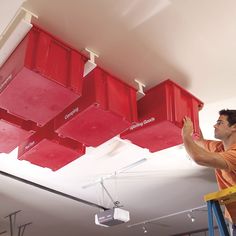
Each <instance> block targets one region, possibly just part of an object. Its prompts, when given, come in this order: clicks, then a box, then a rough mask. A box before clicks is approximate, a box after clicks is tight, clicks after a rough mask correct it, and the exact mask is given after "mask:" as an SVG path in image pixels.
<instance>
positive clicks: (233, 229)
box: [229, 222, 236, 236]
mask: <svg viewBox="0 0 236 236" xmlns="http://www.w3.org/2000/svg"><path fill="white" fill-rule="evenodd" d="M229 231H230V235H231V236H236V224H232V223H231V222H230V223H229Z"/></svg>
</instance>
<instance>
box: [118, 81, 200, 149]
mask: <svg viewBox="0 0 236 236" xmlns="http://www.w3.org/2000/svg"><path fill="white" fill-rule="evenodd" d="M202 106H203V103H202V102H201V101H200V100H199V99H197V98H196V97H194V96H193V95H192V94H190V93H189V92H187V91H186V90H184V89H183V88H181V87H180V86H179V85H177V84H176V83H174V82H172V81H171V80H166V81H164V82H162V83H161V84H158V85H157V86H155V87H153V88H151V89H150V90H149V91H147V92H146V95H145V96H144V97H143V98H141V99H140V100H139V101H138V116H139V122H138V123H137V124H134V125H132V126H131V127H130V128H129V130H127V131H125V132H123V133H122V134H121V135H120V136H121V138H122V139H128V140H130V141H131V142H132V143H134V144H136V145H138V146H140V147H142V148H147V149H149V151H150V152H156V151H159V150H162V149H166V148H169V147H172V146H176V145H178V144H181V143H182V137H181V129H182V125H183V118H184V116H189V117H190V118H191V119H192V121H193V124H194V130H195V132H196V133H198V132H199V119H198V112H199V109H201V108H202Z"/></svg>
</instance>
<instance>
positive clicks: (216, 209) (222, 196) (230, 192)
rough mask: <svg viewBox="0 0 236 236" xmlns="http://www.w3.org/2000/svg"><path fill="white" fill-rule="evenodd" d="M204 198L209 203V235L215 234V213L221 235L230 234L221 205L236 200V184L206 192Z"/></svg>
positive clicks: (227, 235) (226, 235)
mask: <svg viewBox="0 0 236 236" xmlns="http://www.w3.org/2000/svg"><path fill="white" fill-rule="evenodd" d="M204 200H205V202H206V203H207V211H208V228H209V236H214V225H213V213H214V214H215V218H216V222H217V224H218V228H219V232H220V235H221V236H229V231H228V228H227V225H226V222H225V219H224V216H223V213H222V211H221V208H220V205H226V204H229V203H232V202H234V201H236V186H233V187H230V188H226V189H223V190H221V191H218V192H213V193H209V194H206V195H205V196H204Z"/></svg>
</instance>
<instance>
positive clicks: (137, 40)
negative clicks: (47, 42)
mask: <svg viewBox="0 0 236 236" xmlns="http://www.w3.org/2000/svg"><path fill="white" fill-rule="evenodd" d="M16 2H17V1H16ZM18 2H19V1H18ZM24 7H25V8H26V9H28V10H30V11H32V12H33V13H34V14H36V15H38V17H39V18H38V20H34V23H36V24H38V25H39V26H41V27H42V28H44V29H45V30H47V31H49V32H51V33H52V34H54V35H56V36H57V37H59V38H61V39H63V40H64V41H65V42H67V43H68V44H70V45H72V46H73V47H74V48H76V49H78V50H80V51H82V50H83V49H84V48H85V47H87V48H90V49H92V50H94V51H95V52H97V53H98V54H99V58H98V59H97V64H98V65H99V66H100V67H102V68H104V69H106V70H107V71H109V72H111V73H112V74H114V75H116V76H117V77H119V78H120V79H121V80H123V81H125V82H126V83H129V84H130V85H132V86H134V87H135V86H136V84H135V83H134V79H135V78H138V79H139V80H140V81H141V82H142V83H144V84H146V86H147V88H150V87H152V86H154V85H156V84H158V83H159V82H160V81H162V80H164V79H166V78H170V79H172V80H173V81H175V82H177V83H179V84H180V85H181V86H182V87H184V88H185V89H187V90H188V91H190V92H192V93H193V94H194V95H195V96H196V97H198V98H199V99H200V100H202V101H203V102H204V103H205V106H204V108H203V110H202V111H201V112H200V124H201V127H202V129H203V133H204V134H205V136H206V137H208V138H212V125H213V124H214V121H215V120H216V119H217V112H218V110H220V109H222V108H235V107H234V104H235V102H236V96H235V87H234V85H235V82H234V77H235V76H236V67H235V66H234V63H235V61H236V53H235V52H236V27H235V24H234V22H236V2H235V1H234V0H227V1H225V0H198V1H195V0H160V1H158V0H147V1H143V0H119V1H115V0H67V1H64V0H57V1H56V0H51V1H46V0H28V1H27V2H25V3H24ZM2 22H3V21H2V19H1V24H2ZM1 24H0V25H1ZM143 158H146V159H147V161H146V162H144V163H142V164H140V165H138V166H136V167H134V168H131V169H129V170H127V171H126V172H123V173H120V174H118V175H117V176H116V177H114V176H113V177H112V178H109V179H106V180H105V182H104V184H105V186H106V188H107V189H108V190H109V192H110V194H111V195H112V197H113V198H114V199H115V200H118V201H120V202H121V204H122V205H124V209H127V210H129V211H130V214H131V220H130V222H129V223H127V224H122V225H119V226H115V227H110V228H103V227H99V226H96V225H95V224H94V214H95V213H97V212H98V211H99V209H96V208H94V207H91V206H87V205H84V204H82V203H79V202H76V201H73V200H70V199H66V198H63V197H60V196H57V195H55V194H52V193H49V192H47V191H44V190H40V189H38V188H35V187H33V186H29V185H26V184H23V183H20V182H18V181H16V180H12V179H10V178H8V177H4V176H1V175H0V183H1V191H0V200H1V203H2V204H1V205H0V217H1V220H0V232H1V230H4V229H7V230H8V221H7V220H6V219H4V216H6V215H8V214H9V213H11V212H14V211H16V210H22V212H21V213H19V214H18V216H17V223H18V224H23V223H26V222H30V221H32V222H33V224H32V225H30V226H29V227H28V228H27V229H26V232H25V236H28V235H29V236H30V235H34V236H41V235H44V236H54V235H57V236H65V235H70V236H78V235H91V236H92V235H96V236H99V235H101V236H105V235H112V236H116V235H123V236H127V235H137V236H139V235H143V231H142V225H141V224H140V225H137V226H133V227H129V226H130V225H131V226H132V225H133V224H135V223H140V222H143V221H148V220H151V219H154V218H158V217H161V216H166V215H170V214H172V213H178V212H182V211H184V210H186V209H192V208H195V207H199V206H202V205H204V204H205V203H204V201H203V196H204V194H206V193H209V192H212V191H215V190H217V187H216V184H215V179H214V172H213V170H210V169H208V168H204V167H199V166H197V165H195V164H194V163H193V162H192V161H191V160H189V158H188V156H187V155H186V153H185V151H184V149H183V148H182V146H181V145H180V146H179V147H173V148H170V149H168V150H164V151H161V152H157V153H154V154H151V153H149V152H148V151H147V150H144V149H141V148H138V147H136V146H135V145H132V144H130V143H125V142H122V141H120V140H117V139H112V140H110V141H108V142H107V143H105V144H103V145H101V146H100V147H98V148H96V149H94V148H88V149H87V154H86V155H84V156H82V157H81V158H79V159H77V160H76V161H74V162H72V163H70V164H69V165H67V166H65V167H63V168H62V169H60V170H58V171H57V172H52V171H51V170H49V169H44V168H41V167H38V166H34V165H32V164H30V163H28V162H25V161H19V160H17V159H16V151H14V152H13V153H11V154H9V155H5V154H1V159H0V163H1V164H0V166H1V167H0V170H1V171H4V172H7V173H11V174H13V175H16V176H19V177H21V178H25V179H27V180H30V181H33V182H35V183H38V184H41V185H45V186H47V187H49V188H53V189H56V190H58V191H61V192H64V193H67V194H70V195H73V196H75V197H77V198H81V199H85V200H87V201H91V202H94V203H96V204H99V205H103V206H105V207H112V203H111V201H110V199H109V198H108V197H107V195H106V194H105V193H104V191H103V190H102V188H101V185H99V184H95V185H92V186H90V187H87V188H83V186H85V185H88V184H90V183H93V182H94V181H95V182H96V181H97V180H98V179H99V178H100V177H102V176H107V175H108V174H114V173H115V172H116V171H118V170H120V169H122V168H123V167H126V166H128V165H130V164H132V163H134V162H136V161H138V160H141V159H143ZM195 216H196V221H195V222H194V223H191V221H190V220H189V219H188V217H187V214H186V213H184V214H178V215H176V216H174V217H167V218H165V219H163V220H157V221H153V222H152V224H150V223H149V224H147V228H148V235H153V236H154V235H160V236H165V235H172V234H177V233H183V232H187V231H193V230H197V229H202V228H206V227H207V214H206V212H205V211H197V212H195Z"/></svg>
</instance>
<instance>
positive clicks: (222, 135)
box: [214, 115, 233, 140]
mask: <svg viewBox="0 0 236 236" xmlns="http://www.w3.org/2000/svg"><path fill="white" fill-rule="evenodd" d="M214 128H215V138H217V139H220V140H225V139H227V138H228V137H229V136H230V135H231V134H232V132H233V127H232V126H229V122H228V121H227V116H224V115H222V116H220V117H219V119H218V120H217V122H216V124H215V125H214Z"/></svg>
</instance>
